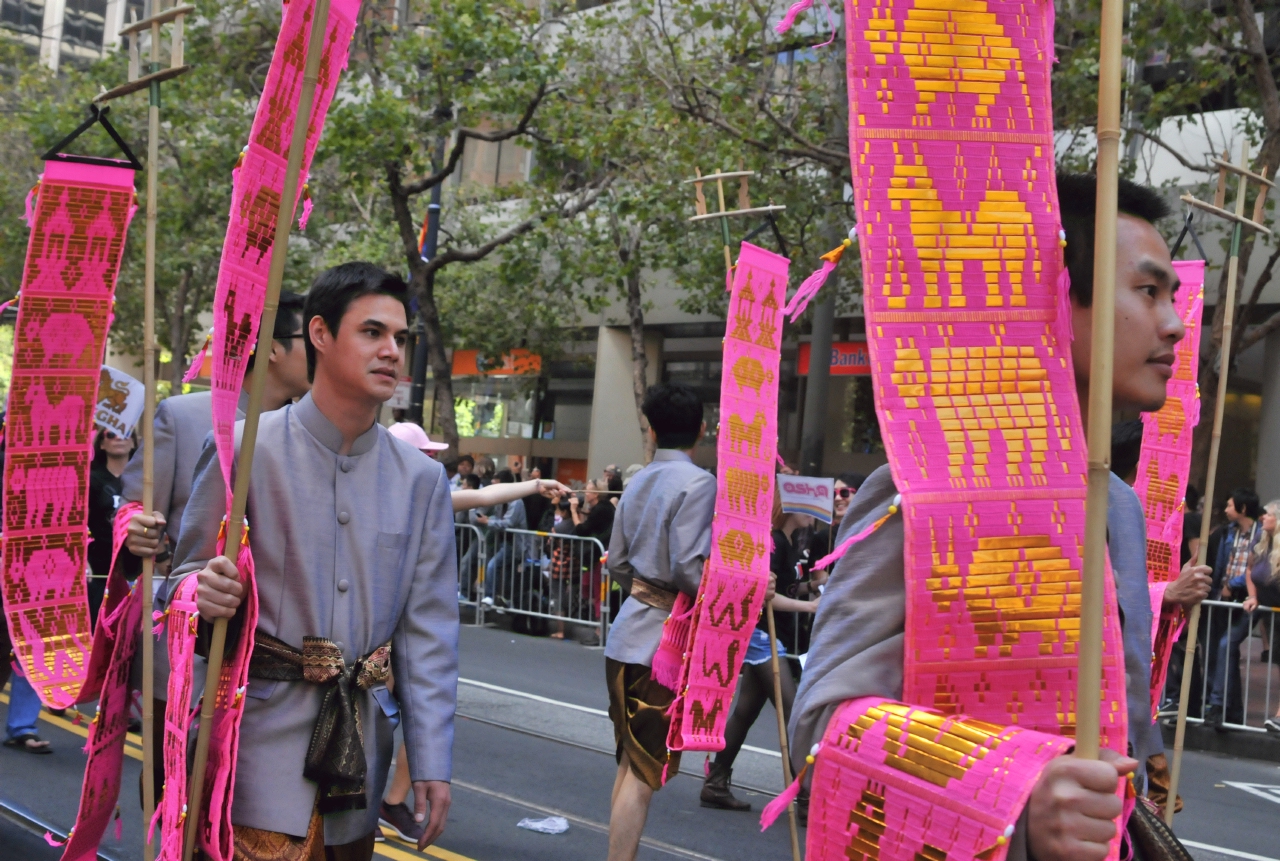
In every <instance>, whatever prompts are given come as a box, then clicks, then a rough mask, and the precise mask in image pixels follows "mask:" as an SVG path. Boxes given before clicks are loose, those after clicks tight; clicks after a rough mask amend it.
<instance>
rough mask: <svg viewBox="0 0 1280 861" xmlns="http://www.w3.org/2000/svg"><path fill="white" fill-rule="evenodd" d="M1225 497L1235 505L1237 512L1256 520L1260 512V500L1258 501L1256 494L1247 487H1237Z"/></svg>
mask: <svg viewBox="0 0 1280 861" xmlns="http://www.w3.org/2000/svg"><path fill="white" fill-rule="evenodd" d="M1227 498H1228V499H1230V500H1231V502H1232V504H1233V505H1235V508H1236V513H1237V514H1243V515H1244V516H1245V517H1248V518H1251V519H1253V520H1257V519H1258V515H1259V514H1261V513H1262V502H1261V501H1259V499H1258V494H1256V493H1254V491H1253V490H1252V489H1250V488H1248V487H1237V488H1236V489H1235V490H1233V491H1231V495H1230V496H1229V497H1227Z"/></svg>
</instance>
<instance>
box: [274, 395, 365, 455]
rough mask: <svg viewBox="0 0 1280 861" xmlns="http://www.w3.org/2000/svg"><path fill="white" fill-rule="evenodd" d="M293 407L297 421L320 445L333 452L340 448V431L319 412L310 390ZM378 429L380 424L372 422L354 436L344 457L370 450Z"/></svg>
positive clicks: (335, 452)
mask: <svg viewBox="0 0 1280 861" xmlns="http://www.w3.org/2000/svg"><path fill="white" fill-rule="evenodd" d="M293 409H294V414H295V415H297V417H298V421H299V422H301V423H302V426H303V427H304V428H306V430H307V432H308V433H309V434H311V435H312V436H313V437H315V438H316V440H317V441H319V443H320V444H321V445H322V446H324V447H325V448H327V449H329V451H331V452H333V453H334V454H337V453H338V452H339V451H341V450H342V431H340V430H338V428H337V427H336V426H335V425H334V424H333V422H331V421H329V419H328V417H327V416H325V414H324V413H322V412H320V408H319V407H318V406H316V404H315V401H313V400H312V399H311V392H307V393H306V394H305V395H303V396H302V400H300V401H298V403H297V404H296V405H294V408H293ZM379 431H380V425H379V424H378V423H377V422H374V423H373V424H372V425H371V426H370V427H369V429H368V430H367V431H365V432H364V433H362V434H360V436H358V437H356V439H355V442H353V443H352V444H351V451H349V452H348V453H347V454H346V457H359V456H360V455H362V454H365V453H367V452H368V451H370V450H371V449H372V448H373V446H374V444H375V443H376V442H377V441H378V433H379Z"/></svg>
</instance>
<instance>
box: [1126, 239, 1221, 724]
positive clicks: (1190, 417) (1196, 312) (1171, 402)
mask: <svg viewBox="0 0 1280 861" xmlns="http://www.w3.org/2000/svg"><path fill="white" fill-rule="evenodd" d="M1173 268H1174V270H1175V271H1176V272H1177V273H1178V277H1179V278H1181V279H1182V286H1181V287H1179V288H1178V293H1177V295H1176V297H1175V299H1174V306H1175V307H1176V309H1177V312H1178V317H1179V318H1181V320H1182V324H1183V326H1185V327H1186V330H1187V335H1186V337H1185V338H1183V339H1182V340H1181V341H1179V342H1178V345H1177V346H1176V347H1175V348H1174V353H1175V355H1176V357H1177V358H1176V364H1175V365H1174V370H1173V379H1171V380H1170V381H1169V399H1168V400H1166V401H1165V404H1164V406H1163V407H1161V408H1160V409H1159V410H1157V411H1156V412H1154V413H1143V414H1142V425H1143V427H1142V453H1141V455H1140V456H1139V457H1138V474H1137V480H1136V481H1135V482H1134V484H1133V489H1134V491H1135V492H1136V493H1137V494H1138V498H1139V499H1140V500H1142V509H1143V512H1144V514H1145V517H1146V521H1147V578H1148V580H1149V581H1150V584H1151V616H1152V633H1151V652H1152V659H1151V719H1152V720H1153V721H1154V720H1155V715H1156V711H1157V710H1158V709H1159V706H1160V697H1161V695H1162V693H1163V692H1164V680H1165V677H1166V676H1167V675H1168V673H1169V657H1170V656H1171V655H1172V654H1173V646H1174V643H1176V642H1177V640H1178V637H1179V636H1180V635H1181V633H1182V628H1183V625H1184V624H1185V623H1186V620H1185V618H1184V617H1183V613H1182V610H1181V608H1178V607H1174V608H1171V609H1169V610H1166V609H1165V608H1164V602H1163V600H1162V599H1163V597H1164V587H1165V586H1166V585H1167V584H1169V583H1171V582H1172V581H1174V580H1176V579H1177V578H1178V574H1179V572H1180V571H1181V567H1182V555H1181V552H1180V551H1181V545H1182V527H1183V519H1184V518H1183V515H1184V514H1185V513H1186V504H1185V502H1186V496H1187V477H1188V476H1189V475H1190V474H1191V443H1192V437H1193V434H1194V431H1195V427H1196V425H1197V424H1199V423H1200V386H1199V383H1197V382H1196V375H1197V373H1198V370H1199V365H1200V318H1201V316H1202V315H1203V313H1204V261H1203V260H1175V261H1174V262H1173Z"/></svg>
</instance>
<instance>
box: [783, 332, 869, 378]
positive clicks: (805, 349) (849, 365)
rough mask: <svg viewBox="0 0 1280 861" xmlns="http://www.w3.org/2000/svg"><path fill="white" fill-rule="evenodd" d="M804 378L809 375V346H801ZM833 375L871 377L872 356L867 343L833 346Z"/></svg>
mask: <svg viewBox="0 0 1280 861" xmlns="http://www.w3.org/2000/svg"><path fill="white" fill-rule="evenodd" d="M797 373H799V374H800V376H802V377H807V376H808V375H809V345H808V344H801V345H800V356H799V368H798V369H797ZM831 373H832V374H833V375H835V376H855V375H860V376H869V375H870V374H871V356H870V354H869V353H867V342H866V341H842V342H840V343H838V344H832V345H831Z"/></svg>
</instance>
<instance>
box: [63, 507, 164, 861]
mask: <svg viewBox="0 0 1280 861" xmlns="http://www.w3.org/2000/svg"><path fill="white" fill-rule="evenodd" d="M141 511H142V506H141V505H139V504H138V503H136V502H132V503H129V504H128V505H126V506H124V507H123V508H121V510H120V514H119V515H118V516H117V517H116V520H115V523H114V528H113V529H112V533H113V534H112V553H111V563H112V564H111V573H110V574H109V575H108V579H107V592H106V595H105V596H104V597H103V600H102V608H101V610H99V611H98V625H97V628H96V629H95V631H94V635H93V661H92V666H91V669H90V673H89V682H88V683H87V684H86V685H85V686H84V689H83V690H82V691H81V694H80V700H79V701H80V702H89V701H90V700H94V699H96V700H97V701H98V710H97V713H96V714H95V715H94V718H93V724H92V725H91V726H90V728H89V742H88V744H86V745H85V750H86V751H87V752H88V754H89V758H88V761H87V762H86V763H85V767H84V781H83V782H82V783H81V786H80V807H79V809H78V810H77V811H76V824H75V826H74V827H73V828H72V829H71V833H70V834H69V835H68V839H67V845H66V848H65V849H63V851H62V861H94V859H96V858H97V857H98V845H99V844H100V843H101V842H102V835H103V833H104V832H105V831H106V829H107V825H108V824H110V822H111V816H112V814H113V813H114V812H115V810H116V805H117V801H118V799H119V797H120V777H121V773H122V771H123V767H124V740H125V735H126V734H127V733H128V731H129V716H130V710H131V706H132V704H133V696H132V694H133V691H132V689H131V688H130V686H129V673H130V670H131V669H132V666H133V655H134V652H135V651H136V650H137V647H138V628H139V627H140V626H141V624H142V593H141V592H140V591H139V590H138V589H131V588H130V587H129V583H128V581H126V580H125V579H124V576H123V575H122V574H121V573H120V572H119V571H117V570H116V567H115V560H116V557H117V556H118V555H119V554H120V548H121V547H122V546H124V541H125V537H126V535H127V529H128V526H129V518H130V517H132V516H133V515H134V514H136V513H139V512H141ZM99 668H101V669H99ZM157 788H159V787H157Z"/></svg>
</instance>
